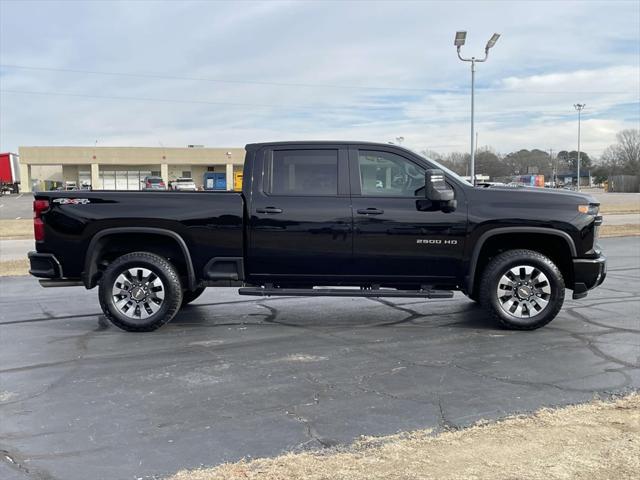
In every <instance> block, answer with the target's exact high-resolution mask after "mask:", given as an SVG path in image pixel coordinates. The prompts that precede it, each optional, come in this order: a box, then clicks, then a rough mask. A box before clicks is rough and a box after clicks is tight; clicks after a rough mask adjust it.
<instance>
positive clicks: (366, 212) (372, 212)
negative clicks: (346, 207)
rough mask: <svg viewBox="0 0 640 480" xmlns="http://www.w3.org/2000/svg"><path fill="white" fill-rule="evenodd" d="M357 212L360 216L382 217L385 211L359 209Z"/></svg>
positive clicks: (379, 209)
mask: <svg viewBox="0 0 640 480" xmlns="http://www.w3.org/2000/svg"><path fill="white" fill-rule="evenodd" d="M357 212H358V213H359V214H360V215H382V214H383V213H384V210H382V209H381V208H359V209H358V210H357Z"/></svg>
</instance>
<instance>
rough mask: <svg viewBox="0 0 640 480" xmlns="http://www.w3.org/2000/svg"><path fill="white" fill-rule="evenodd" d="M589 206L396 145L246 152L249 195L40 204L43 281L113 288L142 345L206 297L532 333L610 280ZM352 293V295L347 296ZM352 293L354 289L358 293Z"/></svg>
mask: <svg viewBox="0 0 640 480" xmlns="http://www.w3.org/2000/svg"><path fill="white" fill-rule="evenodd" d="M598 209H599V203H598V202H597V201H596V200H595V199H594V198H593V197H592V196H590V195H587V194H583V193H579V192H569V191H564V192H563V191H558V190H546V189H542V188H527V187H520V188H517V189H514V188H508V187H492V188H476V187H473V186H472V185H470V184H469V183H468V182H466V181H465V180H464V179H462V178H461V177H459V176H458V175H457V174H455V173H454V172H452V171H450V170H448V169H446V168H445V167H442V166H440V165H439V164H438V163H437V162H435V161H433V160H430V159H427V158H424V157H421V156H420V155H418V154H416V153H414V152H412V151H410V150H407V149H404V148H402V147H399V146H395V145H388V144H376V143H347V142H304V143H303V142H281V143H259V144H250V145H247V146H246V158H245V163H244V182H243V185H242V192H185V193H184V194H181V195H175V194H171V193H162V192H160V193H158V194H156V195H154V198H153V202H150V201H147V197H145V196H144V194H142V193H140V192H125V191H123V192H95V191H94V192H84V191H83V192H38V193H36V194H35V202H34V231H35V239H36V251H34V252H30V253H29V260H30V263H31V269H30V273H31V274H32V275H34V276H36V277H40V278H43V279H46V280H41V284H42V285H43V286H69V285H84V286H85V287H86V288H93V287H95V286H98V287H99V289H98V298H99V301H100V306H101V307H102V311H103V312H104V314H105V316H106V317H107V318H108V319H109V320H110V321H111V322H112V323H113V324H115V325H117V326H118V327H121V328H123V329H125V330H130V331H149V330H154V329H157V328H158V327H160V326H161V325H163V324H165V323H167V322H168V321H170V320H171V319H172V318H173V317H174V316H175V314H176V313H177V311H178V310H179V309H180V307H181V306H183V305H186V304H187V303H189V302H191V301H193V300H194V299H196V298H197V297H198V296H199V295H200V294H201V293H202V292H203V290H204V289H205V288H206V287H213V286H239V287H240V289H239V293H240V294H241V295H257V296H276V295H286V296H292V295H293V296H295V295H300V296H337V297H344V296H353V297H416V298H450V297H451V296H452V295H453V291H454V290H461V291H462V292H463V293H465V294H466V295H467V296H468V297H469V298H470V299H472V300H474V301H477V302H480V303H481V304H482V305H483V306H484V308H485V309H486V312H487V314H488V315H490V316H491V317H492V318H494V319H495V320H496V321H497V322H498V323H500V324H501V325H503V326H505V327H508V328H512V329H517V330H531V329H535V328H539V327H542V326H543V325H546V324H547V323H549V322H550V321H551V320H552V319H553V318H554V317H555V316H556V315H557V314H558V312H559V311H560V308H561V307H562V304H563V302H564V298H565V288H568V289H570V290H573V299H580V298H583V297H585V296H586V295H587V293H588V291H589V290H590V289H592V288H594V287H596V286H598V285H600V284H601V283H602V282H603V281H604V279H605V276H606V258H605V257H604V255H603V253H602V251H601V248H600V245H599V244H598V231H599V226H600V225H601V223H602V217H601V216H600V215H599V214H598ZM336 285H339V286H341V287H342V288H332V286H336ZM345 287H347V288H345Z"/></svg>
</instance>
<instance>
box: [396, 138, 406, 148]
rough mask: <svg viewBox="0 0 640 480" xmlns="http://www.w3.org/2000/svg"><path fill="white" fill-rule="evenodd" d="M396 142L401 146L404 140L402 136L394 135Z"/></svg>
mask: <svg viewBox="0 0 640 480" xmlns="http://www.w3.org/2000/svg"><path fill="white" fill-rule="evenodd" d="M396 142H398V145H400V146H402V142H404V137H396Z"/></svg>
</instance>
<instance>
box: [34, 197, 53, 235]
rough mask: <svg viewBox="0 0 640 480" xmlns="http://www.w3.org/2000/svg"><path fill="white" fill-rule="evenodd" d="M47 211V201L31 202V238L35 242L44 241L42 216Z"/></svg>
mask: <svg viewBox="0 0 640 480" xmlns="http://www.w3.org/2000/svg"><path fill="white" fill-rule="evenodd" d="M48 209H49V200H34V201H33V236H34V237H35V239H36V242H41V241H42V240H44V222H43V221H42V214H43V213H44V212H45V211H46V210H48Z"/></svg>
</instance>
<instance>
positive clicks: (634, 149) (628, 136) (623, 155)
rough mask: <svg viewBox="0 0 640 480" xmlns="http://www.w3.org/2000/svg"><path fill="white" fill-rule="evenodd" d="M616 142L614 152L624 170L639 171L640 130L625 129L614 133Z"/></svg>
mask: <svg viewBox="0 0 640 480" xmlns="http://www.w3.org/2000/svg"><path fill="white" fill-rule="evenodd" d="M616 139H617V140H618V143H617V145H616V152H617V154H618V159H619V160H621V161H622V163H623V164H624V166H625V170H627V171H629V172H630V173H636V174H638V173H640V169H639V168H638V167H639V166H640V130H634V129H627V130H622V131H621V132H618V134H617V135H616Z"/></svg>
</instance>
